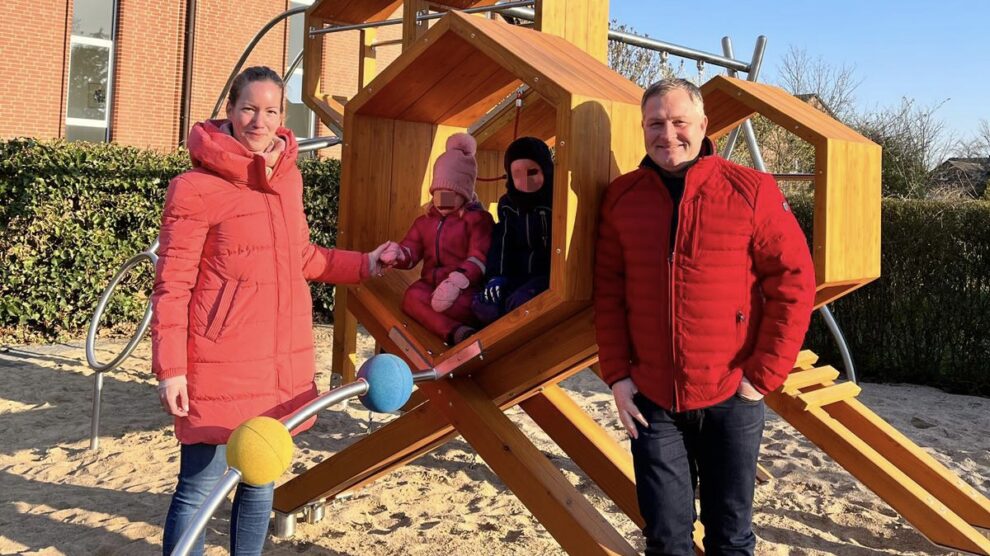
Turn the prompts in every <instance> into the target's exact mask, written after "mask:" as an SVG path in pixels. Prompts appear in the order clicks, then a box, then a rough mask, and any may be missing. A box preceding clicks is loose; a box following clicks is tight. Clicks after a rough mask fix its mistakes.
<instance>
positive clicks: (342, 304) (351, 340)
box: [330, 287, 357, 384]
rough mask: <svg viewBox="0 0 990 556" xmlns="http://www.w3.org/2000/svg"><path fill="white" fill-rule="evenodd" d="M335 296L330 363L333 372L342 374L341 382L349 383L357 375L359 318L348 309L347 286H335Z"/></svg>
mask: <svg viewBox="0 0 990 556" xmlns="http://www.w3.org/2000/svg"><path fill="white" fill-rule="evenodd" d="M333 296H334V298H333V350H332V351H331V359H330V364H331V369H333V372H335V373H337V374H339V375H340V377H341V384H347V383H349V382H353V381H354V379H355V378H356V377H357V372H356V370H355V368H354V357H355V354H356V352H357V319H356V318H354V315H352V314H351V313H350V311H348V310H347V289H346V288H342V287H336V288H334V293H333Z"/></svg>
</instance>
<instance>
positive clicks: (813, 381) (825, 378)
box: [784, 365, 839, 394]
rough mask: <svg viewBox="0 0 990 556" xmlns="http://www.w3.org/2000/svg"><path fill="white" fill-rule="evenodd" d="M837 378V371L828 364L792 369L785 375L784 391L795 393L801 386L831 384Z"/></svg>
mask: <svg viewBox="0 0 990 556" xmlns="http://www.w3.org/2000/svg"><path fill="white" fill-rule="evenodd" d="M837 378H839V371H837V370H835V369H834V368H832V367H831V366H829V365H826V366H824V367H818V368H817V369H808V370H801V371H794V372H791V374H789V375H787V380H785V381H784V393H785V394H797V393H798V391H799V390H800V389H802V388H807V387H808V386H814V385H819V384H831V383H832V382H833V381H835V379H837Z"/></svg>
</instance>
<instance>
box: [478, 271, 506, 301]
mask: <svg viewBox="0 0 990 556" xmlns="http://www.w3.org/2000/svg"><path fill="white" fill-rule="evenodd" d="M507 282H508V280H506V279H505V277H504V276H495V277H493V278H491V279H490V280H488V283H486V284H485V289H483V290H481V299H483V300H484V302H485V303H491V304H493V305H498V304H500V303H502V294H503V290H504V289H505V284H506V283H507Z"/></svg>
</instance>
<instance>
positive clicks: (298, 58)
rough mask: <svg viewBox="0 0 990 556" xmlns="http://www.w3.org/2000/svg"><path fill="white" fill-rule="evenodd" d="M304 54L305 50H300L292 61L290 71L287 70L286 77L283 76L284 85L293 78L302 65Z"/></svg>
mask: <svg viewBox="0 0 990 556" xmlns="http://www.w3.org/2000/svg"><path fill="white" fill-rule="evenodd" d="M303 52H305V49H304V50H300V51H299V54H296V57H295V58H293V59H292V63H291V64H289V69H287V70H285V75H283V76H282V83H285V82H287V81H289V78H290V77H292V73H293V72H295V71H296V68H298V67H299V64H301V63H302V59H303Z"/></svg>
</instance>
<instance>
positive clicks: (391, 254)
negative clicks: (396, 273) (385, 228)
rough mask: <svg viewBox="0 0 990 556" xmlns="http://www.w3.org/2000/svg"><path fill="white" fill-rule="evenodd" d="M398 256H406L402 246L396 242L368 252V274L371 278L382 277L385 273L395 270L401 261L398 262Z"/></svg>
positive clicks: (386, 243) (390, 242)
mask: <svg viewBox="0 0 990 556" xmlns="http://www.w3.org/2000/svg"><path fill="white" fill-rule="evenodd" d="M398 254H404V252H403V249H402V246H400V245H399V244H398V243H396V242H394V241H386V242H385V243H383V244H381V245H379V246H378V247H375V249H374V250H373V251H369V252H368V274H369V276H382V275H384V274H385V271H386V270H388V269H390V268H394V267H395V266H396V265H397V264H400V262H401V261H398V260H397V257H398Z"/></svg>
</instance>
